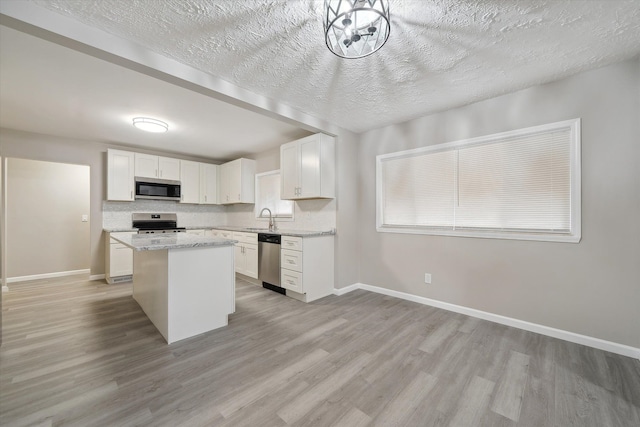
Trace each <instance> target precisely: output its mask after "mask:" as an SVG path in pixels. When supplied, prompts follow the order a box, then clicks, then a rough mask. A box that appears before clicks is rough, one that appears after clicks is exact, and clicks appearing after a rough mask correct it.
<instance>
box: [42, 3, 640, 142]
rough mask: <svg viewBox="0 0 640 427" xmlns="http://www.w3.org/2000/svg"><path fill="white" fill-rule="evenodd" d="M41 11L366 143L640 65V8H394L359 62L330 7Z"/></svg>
mask: <svg viewBox="0 0 640 427" xmlns="http://www.w3.org/2000/svg"><path fill="white" fill-rule="evenodd" d="M34 3H36V4H38V5H40V6H42V7H44V8H47V9H49V10H52V11H54V12H56V13H60V14H62V15H66V16H68V17H71V18H73V19H75V20H78V21H80V22H83V23H85V24H88V25H90V26H93V27H96V28H99V29H102V30H104V31H106V32H108V33H111V34H113V35H116V36H119V37H122V38H124V39H128V40H132V41H135V42H137V43H139V44H141V45H142V46H144V47H146V48H148V49H150V50H152V51H154V52H157V53H160V54H162V55H164V56H167V57H169V58H173V59H175V60H177V61H179V62H181V63H184V64H187V65H190V66H192V67H194V68H196V69H199V70H201V71H204V72H206V73H210V74H212V75H215V76H217V77H220V78H222V79H225V80H227V81H229V82H231V83H233V84H235V85H237V86H239V87H241V88H244V89H247V90H249V91H252V92H254V93H256V94H260V95H263V96H266V97H269V98H273V99H276V100H278V101H280V102H282V103H284V104H287V105H289V106H291V107H293V108H295V109H298V110H300V111H303V112H306V113H307V114H309V115H311V116H315V117H318V118H321V119H324V120H326V121H328V122H330V123H334V124H336V125H338V126H341V127H343V128H346V129H350V130H352V131H356V132H360V131H364V130H368V129H372V128H376V127H380V126H383V125H386V124H391V123H396V122H401V121H404V120H408V119H411V118H414V117H417V116H421V115H425V114H428V113H432V112H435V111H440V110H444V109H448V108H452V107H455V106H459V105H464V104H468V103H471V102H474V101H477V100H481V99H486V98H490V97H493V96H496V95H500V94H503V93H507V92H511V91H514V90H518V89H522V88H525V87H529V86H532V85H535V84H539V83H543V82H547V81H552V80H556V79H558V78H561V77H564V76H568V75H571V74H574V73H577V72H580V71H584V70H587V69H591V68H596V67H599V66H603V65H606V64H608V63H612V62H616V61H619V60H623V59H627V58H630V57H633V56H635V55H637V54H638V53H640V1H638V0H629V1H614V0H607V1H596V0H590V1H569V0H535V1H527V0H488V1H473V0H390V10H391V21H392V22H391V26H392V27H391V36H390V38H389V41H388V42H387V44H386V45H385V46H384V47H383V48H382V49H381V50H380V51H379V52H377V53H376V54H374V55H372V56H369V57H366V58H362V59H357V60H345V59H340V58H338V57H336V56H334V55H333V54H331V53H330V52H329V51H328V49H327V48H326V46H325V44H324V39H323V34H322V3H323V1H322V0H245V1H238V0H215V1H212V0H162V1H159V0H100V1H90V0H84V1H78V0H49V1H44V0H35V1H34Z"/></svg>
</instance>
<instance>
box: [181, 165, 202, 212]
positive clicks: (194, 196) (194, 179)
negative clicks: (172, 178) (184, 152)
mask: <svg viewBox="0 0 640 427" xmlns="http://www.w3.org/2000/svg"><path fill="white" fill-rule="evenodd" d="M180 184H181V185H180V192H181V193H182V197H181V199H180V203H200V163H198V162H191V161H188V160H180Z"/></svg>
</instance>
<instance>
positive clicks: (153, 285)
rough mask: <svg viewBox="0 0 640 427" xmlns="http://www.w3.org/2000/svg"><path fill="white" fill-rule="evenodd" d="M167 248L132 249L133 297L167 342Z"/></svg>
mask: <svg viewBox="0 0 640 427" xmlns="http://www.w3.org/2000/svg"><path fill="white" fill-rule="evenodd" d="M167 252H168V251H167V250H158V251H134V253H133V299H135V300H136V301H137V302H138V305H140V307H141V308H142V311H144V312H145V314H146V315H147V317H148V318H149V320H151V323H153V325H154V326H155V327H156V329H158V331H159V332H160V334H162V336H163V337H164V339H165V340H166V341H167V342H169V338H168V337H169V317H168V315H167V313H168V312H167V307H168V284H169V276H168V263H167V262H168V257H167V255H168V254H167Z"/></svg>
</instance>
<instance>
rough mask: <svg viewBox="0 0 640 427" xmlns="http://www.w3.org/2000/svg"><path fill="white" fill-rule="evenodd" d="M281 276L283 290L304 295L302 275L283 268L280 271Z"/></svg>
mask: <svg viewBox="0 0 640 427" xmlns="http://www.w3.org/2000/svg"><path fill="white" fill-rule="evenodd" d="M280 276H281V284H282V287H283V288H285V289H289V290H292V291H293V292H298V293H299V294H303V293H304V288H303V287H302V273H299V272H297V271H292V270H287V269H286V268H283V269H282V270H281V271H280Z"/></svg>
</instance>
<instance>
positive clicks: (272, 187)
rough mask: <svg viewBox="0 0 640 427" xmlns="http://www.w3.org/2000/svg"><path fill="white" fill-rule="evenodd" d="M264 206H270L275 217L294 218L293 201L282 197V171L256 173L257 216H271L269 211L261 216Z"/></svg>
mask: <svg viewBox="0 0 640 427" xmlns="http://www.w3.org/2000/svg"><path fill="white" fill-rule="evenodd" d="M263 208H269V209H270V210H271V215H272V216H273V217H274V218H291V219H293V201H291V200H282V199H280V171H279V170H276V171H271V172H265V173H260V174H256V204H255V211H256V212H255V213H256V218H269V214H268V213H267V212H265V213H264V216H262V217H261V216H260V211H261V210H262V209H263Z"/></svg>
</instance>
